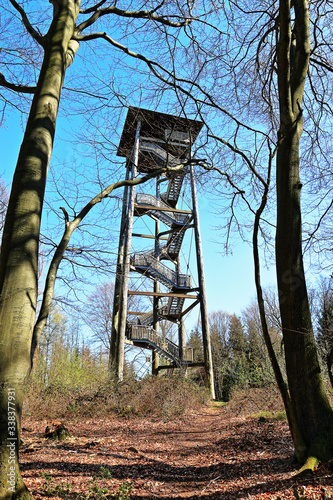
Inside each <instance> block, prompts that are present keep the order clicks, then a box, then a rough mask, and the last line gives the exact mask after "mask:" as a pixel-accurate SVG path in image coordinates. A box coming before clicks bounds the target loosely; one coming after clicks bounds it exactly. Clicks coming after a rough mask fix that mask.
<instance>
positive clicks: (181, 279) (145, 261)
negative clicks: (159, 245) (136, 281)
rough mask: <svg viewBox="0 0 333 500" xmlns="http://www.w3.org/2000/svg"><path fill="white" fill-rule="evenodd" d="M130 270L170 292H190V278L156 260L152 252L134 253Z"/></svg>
mask: <svg viewBox="0 0 333 500" xmlns="http://www.w3.org/2000/svg"><path fill="white" fill-rule="evenodd" d="M131 269H132V271H136V272H138V273H140V274H144V275H145V276H147V277H148V278H151V279H152V280H156V281H159V282H160V283H162V284H163V285H165V286H167V287H168V288H169V289H171V290H175V289H176V290H183V289H185V290H190V289H191V276H189V275H187V274H179V273H177V272H176V271H173V270H172V269H170V268H169V267H168V266H166V265H165V264H162V262H160V261H159V260H157V259H156V258H155V257H154V256H153V255H152V252H151V251H149V252H146V253H135V254H134V255H133V256H132V257H131Z"/></svg>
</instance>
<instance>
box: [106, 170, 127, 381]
mask: <svg viewBox="0 0 333 500" xmlns="http://www.w3.org/2000/svg"><path fill="white" fill-rule="evenodd" d="M131 168H132V165H131V162H130V161H129V160H127V165H126V177H125V179H126V180H128V179H129V176H130V170H131ZM128 192H129V187H128V186H125V187H124V194H123V206H122V213H121V222H120V233H119V245H118V257H117V269H116V279H115V286H114V299H113V312H112V326H111V342H110V353H109V371H110V375H111V377H114V376H116V377H117V373H118V368H117V367H118V365H119V360H118V348H119V318H120V311H121V308H122V302H123V289H124V287H123V282H124V272H123V269H124V246H125V235H126V230H127V222H128V216H127V212H128Z"/></svg>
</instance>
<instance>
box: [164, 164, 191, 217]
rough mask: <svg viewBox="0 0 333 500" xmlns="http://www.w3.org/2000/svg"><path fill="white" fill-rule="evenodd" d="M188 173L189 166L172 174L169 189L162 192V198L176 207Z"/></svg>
mask: <svg viewBox="0 0 333 500" xmlns="http://www.w3.org/2000/svg"><path fill="white" fill-rule="evenodd" d="M188 173H189V168H188V167H184V168H183V169H182V170H181V171H180V172H177V173H175V174H173V175H170V180H169V184H168V188H167V191H166V192H165V193H162V194H161V198H162V200H164V201H165V202H166V203H168V204H169V205H170V206H171V207H173V208H175V206H176V205H177V202H178V199H179V195H180V191H181V189H182V186H183V181H184V178H185V175H186V174H188Z"/></svg>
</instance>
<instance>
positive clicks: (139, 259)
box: [126, 140, 193, 365]
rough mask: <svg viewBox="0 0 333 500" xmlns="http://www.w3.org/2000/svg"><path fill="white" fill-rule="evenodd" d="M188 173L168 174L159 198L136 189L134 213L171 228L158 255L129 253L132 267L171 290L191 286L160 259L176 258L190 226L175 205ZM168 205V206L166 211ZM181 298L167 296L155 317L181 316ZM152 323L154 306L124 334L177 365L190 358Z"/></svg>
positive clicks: (158, 151) (153, 147)
mask: <svg viewBox="0 0 333 500" xmlns="http://www.w3.org/2000/svg"><path fill="white" fill-rule="evenodd" d="M140 146H141V148H142V149H144V151H146V152H150V153H153V154H154V155H155V157H157V158H158V160H159V163H160V162H164V164H165V162H168V163H169V164H170V165H172V166H175V165H178V164H179V163H180V160H179V159H177V158H175V157H173V156H172V155H170V154H168V153H166V151H165V150H164V149H163V148H161V147H160V146H159V145H158V144H156V143H149V142H147V141H143V140H141V141H140ZM187 173H188V169H186V170H184V171H181V172H180V173H179V174H176V175H172V176H170V177H169V181H168V188H167V191H166V193H163V194H162V195H161V199H158V198H156V196H154V195H152V194H146V193H138V194H137V195H136V198H135V212H134V213H135V215H136V216H139V217H141V216H143V215H148V216H149V217H151V218H152V219H154V220H158V221H160V222H162V223H163V224H165V225H166V226H168V227H169V228H171V231H170V233H169V237H168V241H167V243H166V245H164V246H160V247H159V254H158V256H155V249H153V250H150V251H147V252H144V253H135V254H134V255H132V256H131V270H132V271H135V272H138V273H140V274H143V275H144V276H146V277H148V278H150V279H152V280H154V281H157V282H159V283H161V284H162V285H164V286H166V287H167V288H169V289H170V290H172V291H173V292H175V291H180V290H181V291H184V292H185V293H186V292H188V291H190V290H191V277H190V276H188V275H185V274H180V273H177V272H176V271H174V270H172V269H170V268H169V267H168V266H166V265H165V264H163V263H162V262H161V260H165V259H168V260H171V261H175V260H176V259H177V258H178V255H179V252H180V249H181V246H182V243H183V239H184V236H185V232H186V229H187V228H188V227H189V225H190V222H191V220H192V215H191V214H187V213H181V212H180V213H179V212H177V210H176V209H175V207H176V205H177V202H178V199H179V195H180V192H181V188H182V185H183V181H184V177H185V175H186V174H187ZM162 198H163V199H162ZM168 209H171V210H170V211H169V210H168ZM156 257H158V258H156ZM184 302H185V297H169V299H168V301H167V302H166V303H164V304H162V305H160V306H159V307H158V308H157V311H156V314H155V321H156V318H157V319H158V320H162V319H164V320H167V321H173V322H175V321H177V320H178V319H179V318H180V317H181V313H182V310H183V306H184ZM153 324H154V311H153V310H152V311H149V312H147V313H144V314H141V315H139V316H138V317H137V318H136V319H135V320H134V321H133V320H132V321H128V322H127V328H126V335H127V338H128V339H129V340H130V341H131V342H133V343H134V345H138V346H140V347H146V348H150V349H155V350H156V351H158V352H159V353H160V354H161V355H163V356H165V357H167V358H169V359H171V360H172V361H173V362H174V363H176V364H177V365H180V364H181V363H186V364H188V363H191V362H193V349H190V348H183V352H182V360H181V359H180V350H179V347H178V346H177V345H176V344H175V343H174V342H172V341H171V340H169V339H167V338H166V337H164V336H162V335H161V334H160V333H159V332H157V331H156V330H154V329H153Z"/></svg>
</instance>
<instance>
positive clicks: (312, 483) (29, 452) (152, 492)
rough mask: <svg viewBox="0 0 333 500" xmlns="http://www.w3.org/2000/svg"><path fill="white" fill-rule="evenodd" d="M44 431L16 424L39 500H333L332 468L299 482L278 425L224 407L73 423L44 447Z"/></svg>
mask: <svg viewBox="0 0 333 500" xmlns="http://www.w3.org/2000/svg"><path fill="white" fill-rule="evenodd" d="M47 425H48V422H47V421H46V420H39V421H37V420H34V419H31V418H29V417H28V418H25V419H24V422H23V432H22V441H23V444H22V448H21V454H20V462H21V470H22V475H23V477H24V480H25V483H26V485H27V486H28V488H29V489H30V491H31V492H32V494H33V495H34V497H35V498H36V499H38V500H40V499H46V498H50V499H58V498H68V499H74V498H76V499H87V498H89V499H90V500H92V499H102V498H112V493H113V497H115V498H118V500H120V499H122V500H126V499H128V498H131V499H141V498H142V499H182V498H191V499H195V498H198V499H219V498H221V499H245V498H246V499H252V500H262V499H274V500H276V499H278V498H279V497H280V498H281V499H290V498H292V499H295V498H297V495H299V498H300V499H331V498H332V499H333V473H332V470H331V469H330V468H329V467H327V466H324V465H321V466H319V467H318V469H317V470H316V471H315V472H314V473H313V474H312V475H311V476H306V477H296V473H297V464H295V463H294V462H293V460H292V455H293V449H292V444H291V439H290V435H289V432H288V427H287V423H286V422H285V421H270V420H265V421H260V420H259V419H258V418H253V417H252V418H251V417H249V416H248V415H246V412H244V411H239V410H237V411H235V408H230V407H229V406H228V405H226V406H223V407H222V406H218V405H215V406H214V405H213V406H212V407H209V408H208V407H204V408H201V409H199V410H198V409H197V410H193V411H191V412H190V413H188V414H186V415H185V416H182V417H174V418H172V419H170V420H169V421H160V420H159V421H158V420H154V419H149V418H135V417H131V418H126V417H121V416H117V415H110V416H108V417H105V418H101V417H96V418H80V419H74V420H73V419H72V420H71V421H66V426H67V427H68V429H69V430H70V433H71V437H68V438H66V439H65V440H64V441H51V440H49V439H46V438H45V437H44V431H45V428H46V426H47ZM295 488H296V493H295ZM297 492H298V493H297Z"/></svg>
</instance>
